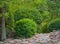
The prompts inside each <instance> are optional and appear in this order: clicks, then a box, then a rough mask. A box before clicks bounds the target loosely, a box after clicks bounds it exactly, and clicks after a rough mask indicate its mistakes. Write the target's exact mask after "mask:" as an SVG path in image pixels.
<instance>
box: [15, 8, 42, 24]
mask: <svg viewBox="0 0 60 44" xmlns="http://www.w3.org/2000/svg"><path fill="white" fill-rule="evenodd" d="M22 18H29V19H33V20H34V21H35V22H36V23H37V24H40V23H41V21H42V16H41V14H40V12H39V11H37V10H34V9H33V10H29V9H20V10H17V11H16V12H15V21H17V20H20V19H22Z"/></svg>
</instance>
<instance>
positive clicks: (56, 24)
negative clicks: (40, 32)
mask: <svg viewBox="0 0 60 44" xmlns="http://www.w3.org/2000/svg"><path fill="white" fill-rule="evenodd" d="M58 29H60V21H55V22H53V23H51V24H50V25H49V26H48V30H49V32H51V31H53V30H58Z"/></svg>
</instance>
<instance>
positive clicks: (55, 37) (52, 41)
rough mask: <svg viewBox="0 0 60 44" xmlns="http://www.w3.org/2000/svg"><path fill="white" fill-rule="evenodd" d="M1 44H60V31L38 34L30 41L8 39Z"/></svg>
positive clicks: (0, 43)
mask: <svg viewBox="0 0 60 44" xmlns="http://www.w3.org/2000/svg"><path fill="white" fill-rule="evenodd" d="M0 44H60V31H54V32H51V33H48V34H46V33H45V34H36V35H35V36H33V37H32V38H29V39H7V40H5V41H4V42H0Z"/></svg>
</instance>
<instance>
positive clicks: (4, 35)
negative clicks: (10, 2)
mask: <svg viewBox="0 0 60 44" xmlns="http://www.w3.org/2000/svg"><path fill="white" fill-rule="evenodd" d="M5 39H6V30H5V16H4V9H3V10H2V41H4V40H5Z"/></svg>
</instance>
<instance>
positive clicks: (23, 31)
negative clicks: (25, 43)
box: [15, 19, 37, 38]
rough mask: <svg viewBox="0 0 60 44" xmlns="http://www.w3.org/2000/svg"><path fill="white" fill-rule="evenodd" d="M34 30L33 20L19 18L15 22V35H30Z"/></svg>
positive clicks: (26, 36)
mask: <svg viewBox="0 0 60 44" xmlns="http://www.w3.org/2000/svg"><path fill="white" fill-rule="evenodd" d="M36 31H37V30H36V24H35V22H34V21H33V20H30V19H21V20H19V21H17V22H16V27H15V37H23V38H24V37H25V38H28V37H32V36H33V35H34V34H35V33H36Z"/></svg>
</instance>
